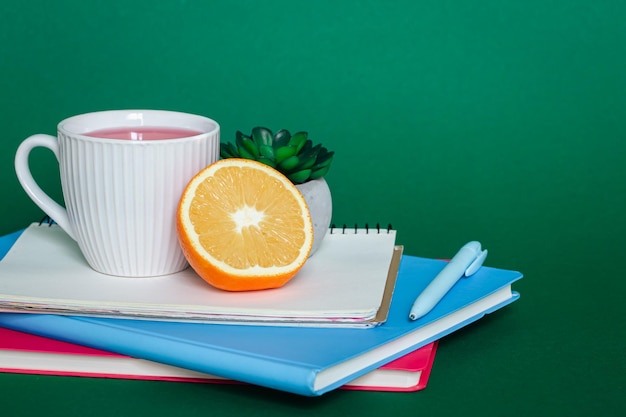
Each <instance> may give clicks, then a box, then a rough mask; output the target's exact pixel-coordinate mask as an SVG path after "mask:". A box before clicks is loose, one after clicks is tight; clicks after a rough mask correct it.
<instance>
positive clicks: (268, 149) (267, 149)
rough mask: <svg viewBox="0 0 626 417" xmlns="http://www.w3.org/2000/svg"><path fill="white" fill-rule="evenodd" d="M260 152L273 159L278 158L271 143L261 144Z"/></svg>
mask: <svg viewBox="0 0 626 417" xmlns="http://www.w3.org/2000/svg"><path fill="white" fill-rule="evenodd" d="M259 152H260V153H261V155H262V156H263V157H264V158H267V159H271V160H272V161H273V160H275V159H276V157H275V156H274V148H272V146H271V145H261V146H259Z"/></svg>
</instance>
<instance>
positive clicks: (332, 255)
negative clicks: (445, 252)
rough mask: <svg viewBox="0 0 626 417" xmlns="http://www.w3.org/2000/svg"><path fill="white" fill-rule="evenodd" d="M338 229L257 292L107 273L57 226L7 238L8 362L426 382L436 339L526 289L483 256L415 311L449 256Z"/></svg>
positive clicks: (0, 299)
mask: <svg viewBox="0 0 626 417" xmlns="http://www.w3.org/2000/svg"><path fill="white" fill-rule="evenodd" d="M332 232H333V233H330V234H328V235H327V237H326V238H325V239H324V242H323V244H322V246H321V247H320V249H319V250H318V252H317V253H316V254H315V255H314V256H313V257H312V258H311V259H310V260H309V261H308V262H307V264H306V265H305V267H304V268H303V269H302V270H301V272H300V273H299V274H298V276H296V277H295V278H294V279H293V280H292V281H290V282H289V283H288V284H287V285H286V286H285V287H283V288H280V289H277V290H268V291H259V292H252V293H225V292H221V291H219V290H214V289H212V288H211V287H209V286H208V284H205V283H204V281H202V280H200V279H199V278H198V277H197V276H195V274H194V273H193V271H192V270H190V269H189V270H186V271H183V272H182V273H178V274H174V275H171V276H167V277H158V278H147V279H128V278H115V277H109V276H103V275H100V274H98V273H96V272H94V271H92V270H91V269H90V268H89V267H88V266H87V264H86V263H85V261H84V260H83V258H82V256H81V255H80V252H79V250H78V248H77V246H76V245H75V243H74V242H73V241H72V240H71V239H70V238H69V237H68V236H67V235H66V234H65V233H64V232H63V231H62V230H61V229H59V228H58V227H57V226H48V225H38V224H33V225H31V226H30V227H29V228H27V229H26V230H25V231H24V232H18V233H14V234H12V235H7V236H4V237H2V238H0V257H1V256H3V255H4V258H3V259H2V261H0V277H2V278H1V279H2V286H0V310H1V311H3V312H2V313H0V326H1V327H3V328H4V329H5V330H2V331H3V332H4V333H0V340H2V341H3V342H2V343H0V370H4V371H9V372H39V373H52V374H72V375H91V376H108V377H128V378H147V379H170V380H171V379H174V380H180V379H181V378H182V379H185V380H190V381H191V380H193V381H205V382H226V381H228V382H230V381H237V382H243V383H251V384H257V385H261V386H265V387H269V388H275V389H280V390H284V391H288V392H293V393H296V394H301V395H309V396H311V395H321V394H323V393H325V392H328V391H330V390H333V389H336V388H340V387H341V388H352V389H380V390H398V391H402V390H404V391H407V390H418V389H421V388H423V387H424V386H425V384H426V382H427V380H428V375H429V373H430V369H431V367H432V363H433V359H434V355H435V352H436V341H438V340H439V339H440V338H441V337H443V336H445V335H447V334H449V333H451V332H453V331H455V330H457V329H459V328H461V327H463V326H465V325H467V324H469V323H471V322H473V321H475V320H477V319H479V318H481V317H482V316H484V315H485V314H487V313H490V312H492V311H495V310H497V309H499V308H501V307H503V306H505V305H507V304H509V303H511V302H513V301H515V300H516V299H517V298H518V297H519V295H518V294H517V293H516V292H514V291H512V289H511V284H512V283H513V282H515V281H516V280H518V279H520V278H521V276H522V275H521V274H520V273H519V272H515V271H509V270H504V269H497V268H490V267H482V268H481V269H480V270H479V271H478V272H477V273H476V274H474V275H473V276H472V277H470V278H467V279H463V280H461V281H460V282H459V283H458V284H457V285H455V287H454V288H453V289H452V290H451V291H450V292H449V293H448V294H447V295H446V296H445V298H444V299H443V300H442V301H441V302H440V303H439V304H437V306H436V307H435V308H434V309H433V310H432V311H431V312H430V313H428V314H427V315H425V316H424V317H422V318H420V319H419V320H416V321H411V320H409V319H408V312H409V310H410V307H411V305H412V303H413V301H414V299H415V297H416V296H417V295H418V294H419V293H420V292H421V291H422V290H423V289H424V288H425V287H426V285H427V284H428V283H429V282H430V281H431V280H432V279H433V278H434V276H436V275H437V273H438V272H439V271H440V270H441V269H442V268H443V266H444V265H445V262H444V261H440V260H433V259H426V258H420V257H414V256H409V255H403V254H402V248H401V247H399V246H396V242H395V232H394V231H393V230H386V229H382V230H377V229H370V230H364V229H363V230H361V229H356V230H355V229H351V230H347V229H340V230H334V231H332ZM5 253H6V255H5ZM6 329H10V330H6ZM7 332H12V333H7ZM16 332H17V333H16ZM35 335H36V336H35ZM7 341H9V342H7ZM29 363H34V364H37V365H33V366H30V365H27V364H29Z"/></svg>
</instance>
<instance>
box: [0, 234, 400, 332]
mask: <svg viewBox="0 0 626 417" xmlns="http://www.w3.org/2000/svg"><path fill="white" fill-rule="evenodd" d="M395 238H396V233H395V231H394V230H387V229H381V230H377V229H369V230H365V229H356V230H355V229H335V230H332V233H330V231H329V233H327V235H326V237H325V238H324V241H323V242H322V245H321V246H320V248H319V249H318V251H317V252H316V253H315V254H314V255H313V256H312V257H311V258H309V260H308V261H307V262H306V264H305V265H304V267H303V268H302V269H301V270H300V272H299V273H298V274H297V275H296V276H295V277H294V278H293V279H292V280H291V281H289V282H288V283H287V284H285V286H283V287H282V288H277V289H272V290H263V291H250V292H226V291H222V290H219V289H216V288H214V287H212V286H210V285H209V284H207V283H206V282H205V281H204V280H202V279H201V278H200V277H199V276H198V275H196V273H195V272H194V271H193V270H192V269H191V268H187V269H186V270H184V271H182V272H179V273H176V274H172V275H166V276H161V277H149V278H123V277H113V276H109V275H104V274H101V273H98V272H96V271H94V270H93V269H91V268H90V267H89V265H88V264H87V262H86V261H85V259H84V257H83V256H82V254H81V252H80V250H79V248H78V245H77V244H76V243H75V242H74V241H73V240H72V239H71V238H70V237H69V236H68V235H67V234H66V233H65V232H64V231H63V230H62V229H61V228H60V227H58V226H56V225H52V226H49V225H47V224H43V225H39V224H38V223H33V224H32V225H30V226H29V227H28V228H27V229H26V230H25V231H24V232H23V233H22V235H21V236H20V237H19V238H18V240H17V241H16V242H15V244H14V245H13V247H12V248H11V250H10V251H9V252H8V253H7V255H6V256H5V257H4V259H3V260H2V261H0V276H1V277H2V280H1V283H2V285H0V310H2V311H13V312H17V311H20V312H33V313H55V314H66V315H87V316H107V317H129V318H145V319H152V320H155V319H156V320H176V321H199V322H208V323H214V322H227V323H229V324H233V323H242V324H267V325H298V326H323V327H337V326H346V327H371V326H375V325H377V324H380V323H382V322H384V321H385V319H386V311H387V309H388V307H389V303H390V300H391V293H392V292H393V287H394V284H395V278H396V274H397V268H398V265H399V262H400V257H401V252H402V248H401V247H400V246H396V245H395ZM392 261H393V262H392Z"/></svg>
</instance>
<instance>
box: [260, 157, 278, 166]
mask: <svg viewBox="0 0 626 417" xmlns="http://www.w3.org/2000/svg"><path fill="white" fill-rule="evenodd" d="M257 161H259V162H260V163H262V164H265V165H267V166H270V167H272V168H276V162H274V161H273V160H271V159H267V158H264V157H260V158H259V159H257Z"/></svg>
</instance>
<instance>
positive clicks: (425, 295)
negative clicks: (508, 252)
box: [409, 241, 487, 320]
mask: <svg viewBox="0 0 626 417" xmlns="http://www.w3.org/2000/svg"><path fill="white" fill-rule="evenodd" d="M486 257H487V249H485V250H483V251H481V247H480V242H476V241H473V242H469V243H467V244H465V245H464V246H463V247H462V248H461V250H459V251H458V252H457V254H456V255H454V257H453V258H452V259H451V260H450V262H448V263H447V264H446V266H445V267H444V268H443V269H442V270H441V272H439V274H437V276H436V277H435V279H433V280H432V281H431V283H430V284H428V286H427V287H426V289H424V291H422V293H421V294H420V295H419V296H418V297H417V299H416V300H415V302H414V303H413V307H411V312H410V313H409V318H410V319H411V320H417V319H419V318H420V317H422V316H424V315H425V314H426V313H428V312H429V311H430V310H432V309H433V307H435V306H436V305H437V303H438V302H439V301H441V299H442V298H443V297H444V295H446V293H447V292H448V291H450V288H452V287H453V286H454V284H456V283H457V281H458V280H459V279H461V278H462V277H464V276H466V277H469V276H470V275H472V274H474V273H475V272H476V271H478V269H479V268H480V267H481V266H482V264H483V262H485V258H486Z"/></svg>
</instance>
